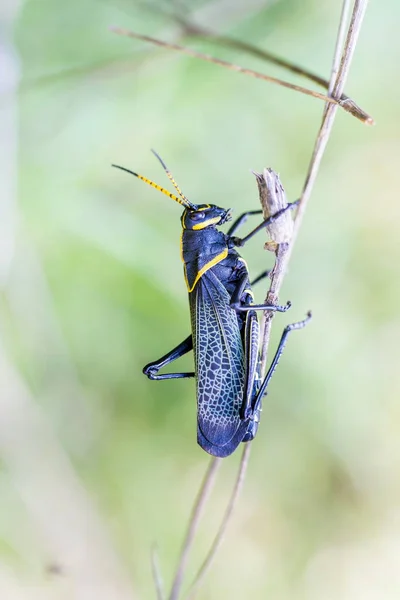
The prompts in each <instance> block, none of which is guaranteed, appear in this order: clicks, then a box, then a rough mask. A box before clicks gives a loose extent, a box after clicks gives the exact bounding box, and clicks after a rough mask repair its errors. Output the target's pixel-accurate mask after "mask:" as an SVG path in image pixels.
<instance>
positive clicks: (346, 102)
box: [110, 27, 373, 125]
mask: <svg viewBox="0 0 400 600" xmlns="http://www.w3.org/2000/svg"><path fill="white" fill-rule="evenodd" d="M110 30H111V31H113V32H114V33H116V34H118V35H121V36H125V37H129V38H134V39H137V40H143V41H144V42H149V43H151V44H154V45H156V46H160V47H162V48H169V49H170V50H177V51H178V52H182V53H183V54H186V55H188V56H192V57H194V58H199V59H200V60H205V61H207V62H211V63H214V64H216V65H220V66H221V67H225V68H226V69H229V70H230V71H236V72H238V73H244V74H245V75H251V76H252V77H255V78H256V79H262V80H263V81H269V82H270V83H275V84H276V85H280V86H282V87H286V88H288V89H291V90H294V91H296V92H300V93H301V94H306V95H307V96H312V97H313V98H319V99H320V100H324V102H329V103H330V104H333V105H335V106H341V107H342V108H344V109H345V110H346V111H347V112H349V113H351V114H352V115H353V116H355V117H357V118H358V119H360V120H361V121H363V122H364V123H366V124H368V125H371V124H373V119H372V117H370V116H369V115H367V114H366V113H365V112H364V111H362V110H361V109H360V108H359V107H358V106H357V105H356V103H355V102H354V101H353V100H350V99H349V98H347V96H346V97H345V98H344V99H343V100H342V99H339V100H336V99H335V98H333V97H331V96H327V95H326V94H320V93H319V92H315V91H314V90H309V89H308V88H305V87H302V86H300V85H295V84H293V83H289V82H288V81H284V80H283V79H279V78H277V77H271V76H270V75H265V74H264V73H260V72H259V71H254V70H253V69H248V68H245V67H241V66H239V65H235V64H233V63H230V62H228V61H226V60H222V59H221V58H215V57H214V56H210V55H209V54H204V53H203V52H197V51H196V50H192V49H191V48H187V47H186V46H180V45H179V44H174V43H172V42H164V41H162V40H158V39H156V38H152V37H150V36H148V35H141V34H139V33H136V32H134V31H131V30H129V29H123V28H120V27H110Z"/></svg>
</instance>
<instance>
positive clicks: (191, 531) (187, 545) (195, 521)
mask: <svg viewBox="0 0 400 600" xmlns="http://www.w3.org/2000/svg"><path fill="white" fill-rule="evenodd" d="M221 461H222V459H221V458H215V457H213V458H212V459H211V460H210V463H209V466H208V469H207V472H206V474H205V476H204V479H203V483H202V485H201V488H200V490H199V493H198V494H197V498H196V502H195V504H194V507H193V510H192V514H191V516H190V519H189V525H188V529H187V532H186V537H185V540H184V542H183V546H182V551H181V555H180V557H179V561H178V565H177V567H176V571H175V577H174V580H173V582H172V587H171V593H170V595H169V600H177V599H178V598H179V593H180V591H181V587H182V581H183V576H184V574H185V569H186V565H187V561H188V557H189V552H190V549H191V547H192V546H193V542H194V539H195V536H196V533H197V528H198V525H199V522H200V517H201V515H202V512H203V509H204V507H205V504H206V502H207V499H208V497H209V495H210V493H211V490H212V488H213V486H214V482H215V477H216V474H217V471H218V468H219V466H220V465H221Z"/></svg>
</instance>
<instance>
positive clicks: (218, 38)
mask: <svg viewBox="0 0 400 600" xmlns="http://www.w3.org/2000/svg"><path fill="white" fill-rule="evenodd" d="M175 20H176V21H177V22H178V23H180V25H181V26H182V28H183V31H184V33H186V34H187V35H189V36H195V37H198V38H203V39H206V40H212V41H213V42H215V43H216V44H219V45H221V46H224V47H229V48H233V49H235V50H242V51H243V52H246V53H247V54H250V55H252V56H256V57H257V58H261V59H262V60H265V61H267V62H270V63H272V64H275V65H277V66H279V67H282V68H283V69H286V70H287V71H290V72H291V73H295V74H296V75H301V76H302V77H305V78H306V79H309V80H310V81H313V82H314V83H316V84H317V85H320V86H321V87H323V88H325V89H326V90H329V94H328V96H330V95H331V91H332V90H331V89H330V86H329V84H330V82H329V80H328V79H324V78H323V77H320V76H319V75H316V74H315V73H313V72H312V71H309V70H308V69H304V68H303V67H301V66H299V65H296V64H295V63H292V62H289V61H288V60H285V59H284V58H281V57H280V56H276V54H273V53H272V52H268V51H267V50H263V49H262V48H258V47H257V46H253V44H249V43H248V42H243V41H241V40H237V39H235V38H231V37H229V36H225V35H219V34H216V33H214V32H212V31H211V30H210V29H206V28H204V27H200V26H198V25H195V24H193V23H190V22H189V21H186V20H185V19H182V18H181V17H179V16H176V17H175ZM343 22H344V23H345V21H343ZM338 43H340V41H339V37H338ZM337 100H338V103H339V104H340V106H341V107H342V108H343V109H344V110H346V111H347V112H349V113H350V114H352V115H353V116H354V117H356V118H357V119H359V120H360V121H363V122H364V123H365V124H367V125H373V124H374V120H373V118H372V117H371V116H370V115H369V114H368V113H367V112H365V110H363V109H362V108H361V107H360V106H358V105H357V104H356V103H355V102H354V100H352V99H351V98H350V97H349V96H347V95H346V94H344V93H342V94H341V95H340V97H339V98H338V99H337Z"/></svg>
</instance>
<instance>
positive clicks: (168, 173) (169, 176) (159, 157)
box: [152, 150, 197, 210]
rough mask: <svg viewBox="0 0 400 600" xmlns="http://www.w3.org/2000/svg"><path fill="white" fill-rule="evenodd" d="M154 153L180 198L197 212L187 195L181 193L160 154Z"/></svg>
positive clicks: (153, 151)
mask: <svg viewBox="0 0 400 600" xmlns="http://www.w3.org/2000/svg"><path fill="white" fill-rule="evenodd" d="M152 153H153V154H154V156H155V157H156V158H158V160H159V161H160V163H161V164H162V167H163V169H164V171H165V172H166V174H167V177H168V178H169V180H170V181H171V182H172V185H173V186H174V188H175V189H176V191H177V192H178V194H179V195H180V197H181V198H182V199H183V200H184V201H185V202H187V204H188V206H189V207H190V208H192V209H194V210H196V208H197V207H196V206H195V205H194V204H192V203H191V202H190V200H189V199H188V198H186V196H185V194H184V193H183V192H182V191H181V189H180V187H179V185H178V184H177V183H176V181H175V179H174V176H173V175H172V173H171V171H170V170H169V169H168V167H167V165H166V164H165V162H164V161H163V159H162V158H161V156H160V155H159V154H157V152H156V151H155V150H152Z"/></svg>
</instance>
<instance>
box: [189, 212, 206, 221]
mask: <svg viewBox="0 0 400 600" xmlns="http://www.w3.org/2000/svg"><path fill="white" fill-rule="evenodd" d="M205 216H206V213H205V212H204V211H201V212H195V213H192V214H191V215H190V218H191V219H192V221H202V220H203V219H204V217H205Z"/></svg>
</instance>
